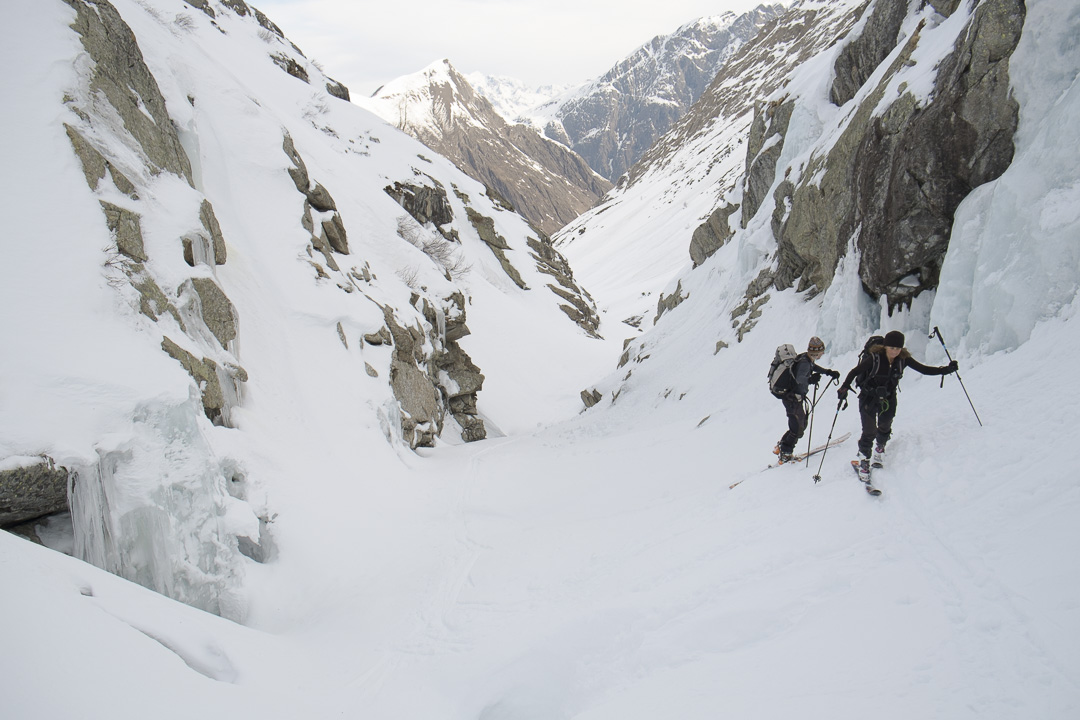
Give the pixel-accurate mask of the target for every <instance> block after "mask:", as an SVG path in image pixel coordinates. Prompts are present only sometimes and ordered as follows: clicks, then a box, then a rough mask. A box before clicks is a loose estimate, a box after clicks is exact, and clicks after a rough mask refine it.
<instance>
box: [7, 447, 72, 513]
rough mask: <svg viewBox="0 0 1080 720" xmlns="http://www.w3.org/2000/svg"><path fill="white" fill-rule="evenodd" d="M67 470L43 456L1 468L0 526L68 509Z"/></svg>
mask: <svg viewBox="0 0 1080 720" xmlns="http://www.w3.org/2000/svg"><path fill="white" fill-rule="evenodd" d="M67 483H68V471H67V469H66V468H62V467H56V465H55V464H54V463H53V461H52V460H50V459H49V458H45V457H43V458H42V459H41V462H39V463H35V464H32V465H27V466H25V467H17V468H14V469H12V470H0V527H7V526H9V525H16V524H18V523H23V522H27V521H28V520H34V519H37V518H40V517H44V516H46V515H52V514H54V513H58V512H63V511H64V510H67Z"/></svg>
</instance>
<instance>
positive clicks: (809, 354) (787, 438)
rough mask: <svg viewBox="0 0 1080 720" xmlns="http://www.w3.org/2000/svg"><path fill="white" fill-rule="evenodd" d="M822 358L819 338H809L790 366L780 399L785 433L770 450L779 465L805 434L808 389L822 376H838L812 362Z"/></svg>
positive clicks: (787, 458)
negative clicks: (804, 350) (786, 424)
mask: <svg viewBox="0 0 1080 720" xmlns="http://www.w3.org/2000/svg"><path fill="white" fill-rule="evenodd" d="M824 354H825V343H823V342H822V341H821V338H819V337H812V338H810V342H809V343H808V344H807V346H806V352H804V353H800V354H799V355H798V357H796V358H795V362H793V363H792V364H791V374H790V376H789V377H788V378H787V382H788V386H789V389H788V391H787V392H786V393H784V396H783V397H781V398H780V400H781V401H782V402H783V403H784V410H785V411H786V412H787V419H788V431H787V432H786V433H784V436H783V437H781V438H780V442H778V443H776V447H775V448H773V454H774V455H778V456H779V459H780V462H781V463H786V462H790V461H791V456H792V453H794V452H795V445H796V443H798V442H799V438H801V437H802V436H803V433H804V432H806V423H807V420H808V411H807V407H806V406H807V405H808V403H807V401H806V394H807V393H808V392H809V391H810V386H811V385H817V384H818V381H820V380H821V376H822V375H828V376H830V377H831V378H833V379H834V380H839V379H840V373H838V372H837V371H836V370H830V369H829V368H824V367H821V366H820V365H818V364H817V362H816V361H817V360H820V359H821V356H822V355H824Z"/></svg>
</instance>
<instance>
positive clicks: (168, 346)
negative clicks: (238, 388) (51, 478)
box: [161, 337, 225, 421]
mask: <svg viewBox="0 0 1080 720" xmlns="http://www.w3.org/2000/svg"><path fill="white" fill-rule="evenodd" d="M161 349H162V350H164V351H165V352H166V353H168V355H169V357H171V358H173V359H175V360H176V361H177V362H179V363H180V365H181V366H182V367H183V368H184V369H185V370H187V373H188V375H190V376H191V379H192V380H194V381H195V384H196V385H198V386H199V391H200V393H201V395H202V403H203V411H204V412H205V413H206V417H208V418H209V419H210V420H211V421H217V420H219V419H220V418H221V415H222V411H223V409H224V407H225V393H224V392H222V389H221V382H220V381H219V380H218V372H217V371H218V366H217V363H215V362H214V361H213V360H210V359H209V358H203V359H201V360H200V359H198V358H196V357H195V356H194V355H192V354H191V353H189V352H188V351H187V350H184V349H183V348H182V347H180V346H179V345H177V344H176V343H175V342H173V341H172V340H170V339H169V338H168V337H166V338H164V339H163V340H162V341H161Z"/></svg>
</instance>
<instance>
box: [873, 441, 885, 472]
mask: <svg viewBox="0 0 1080 720" xmlns="http://www.w3.org/2000/svg"><path fill="white" fill-rule="evenodd" d="M870 467H872V468H883V467H885V446H884V445H882V444H881V443H875V444H874V454H873V455H872V456H871V457H870Z"/></svg>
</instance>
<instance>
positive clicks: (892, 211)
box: [774, 0, 1025, 311]
mask: <svg viewBox="0 0 1080 720" xmlns="http://www.w3.org/2000/svg"><path fill="white" fill-rule="evenodd" d="M1024 18H1025V8H1024V5H1023V3H1022V2H1021V0H983V2H981V3H979V5H978V6H977V8H976V10H975V13H974V15H973V17H972V19H971V21H970V23H969V25H968V27H967V29H966V31H965V32H964V33H962V35H961V37H960V39H959V41H958V43H957V47H956V49H955V50H954V51H953V52H952V53H951V54H950V55H949V56H947V57H946V58H945V60H943V61H942V62H941V63H940V65H939V67H938V75H937V85H936V90H935V93H934V95H933V98H932V100H931V102H930V103H929V105H927V106H925V107H920V106H919V105H918V103H917V102H916V100H915V98H914V97H913V96H912V95H910V94H904V95H902V96H901V97H900V98H899V99H898V100H896V101H895V102H894V103H893V104H892V105H891V106H890V107H889V108H888V109H887V110H886V111H885V112H884V113H883V114H881V115H880V116H875V115H874V113H873V110H874V108H876V106H877V104H878V103H879V102H880V100H881V98H882V96H883V93H884V88H885V85H886V84H887V83H888V81H889V80H890V79H891V77H892V76H893V75H894V74H895V72H897V71H898V70H899V68H900V67H901V65H902V64H903V63H905V62H907V61H908V59H909V57H910V54H911V52H912V51H913V49H914V47H915V45H916V43H917V42H918V39H919V35H920V33H919V32H916V33H915V34H914V35H913V36H912V37H911V38H909V40H908V42H907V44H906V47H905V50H904V52H903V53H902V54H901V56H900V57H898V58H897V60H896V62H895V63H894V65H893V66H892V67H891V68H890V69H889V72H887V73H886V75H885V77H884V79H883V80H882V84H881V85H879V86H878V87H877V88H876V89H875V91H874V92H872V93H870V94H869V96H868V97H867V99H866V100H865V101H864V102H863V103H862V105H861V106H860V107H859V108H858V110H857V111H856V114H855V117H854V118H853V120H852V121H851V123H850V124H849V126H848V128H847V129H846V130H845V132H844V133H843V135H842V136H841V138H840V139H839V140H838V141H837V143H836V145H835V146H834V147H833V149H832V150H831V152H830V153H829V154H828V156H827V157H817V158H814V159H812V160H811V162H810V164H809V165H808V167H807V169H806V170H805V172H804V173H803V178H804V180H803V181H802V182H801V183H800V184H799V185H798V186H797V187H796V186H794V185H792V184H791V183H784V184H782V185H781V186H780V187H779V189H778V191H777V207H778V209H779V208H782V207H783V206H784V205H785V204H786V203H787V204H790V208H791V210H790V213H789V214H788V215H787V217H782V216H778V217H775V218H774V232H775V233H776V235H777V238H778V239H779V241H780V262H779V268H778V273H777V287H779V288H783V287H789V286H791V285H792V284H794V283H795V282H796V281H797V282H798V283H799V287H800V288H801V289H806V288H809V287H812V286H816V287H817V289H818V290H824V289H825V288H827V287H828V286H829V284H830V283H831V281H832V278H833V275H834V273H835V269H836V265H837V262H838V259H839V257H840V256H841V255H842V254H843V253H844V252H845V248H846V245H847V243H848V241H849V239H851V238H853V237H854V238H855V240H856V246H857V248H858V249H859V250H860V251H861V262H860V267H859V275H860V277H861V278H862V281H863V285H864V288H865V289H866V291H867V292H868V293H869V294H870V295H871V296H872V297H875V298H877V297H881V296H885V297H886V298H887V302H888V306H889V309H890V311H891V310H892V309H893V308H895V307H897V306H899V305H904V304H908V303H910V302H911V300H912V299H913V298H914V297H915V296H917V295H918V294H919V293H920V292H922V291H923V290H927V289H933V288H936V287H937V283H938V278H939V274H940V270H941V263H942V261H943V259H944V256H945V252H946V250H947V248H948V239H949V235H950V233H951V229H952V222H953V214H954V213H955V210H956V208H957V206H958V205H959V204H960V202H961V201H962V200H963V199H964V197H966V196H967V194H968V193H969V192H971V190H972V189H973V188H975V187H977V186H978V185H980V184H982V183H985V182H988V181H989V180H992V179H994V178H996V177H998V176H999V175H1000V174H1001V173H1002V172H1004V171H1005V169H1006V168H1007V167H1008V166H1009V163H1010V162H1011V161H1012V155H1013V140H1012V138H1013V134H1014V133H1015V130H1016V126H1017V121H1018V106H1017V104H1016V101H1015V100H1014V99H1013V98H1012V97H1011V94H1010V91H1009V75H1008V59H1009V56H1010V55H1011V53H1012V51H1013V49H1014V48H1015V47H1016V43H1017V42H1018V40H1019V37H1020V31H1021V28H1022V27H1023V22H1024ZM818 175H820V178H821V179H820V184H815V183H813V182H812V181H811V178H813V177H815V176H818Z"/></svg>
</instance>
